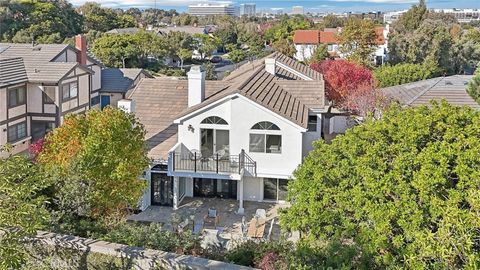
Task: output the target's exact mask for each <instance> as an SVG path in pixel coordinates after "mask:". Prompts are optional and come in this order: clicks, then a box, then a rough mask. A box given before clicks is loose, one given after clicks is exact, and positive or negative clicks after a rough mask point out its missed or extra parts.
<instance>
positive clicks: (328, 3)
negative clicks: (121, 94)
mask: <svg viewBox="0 0 480 270" xmlns="http://www.w3.org/2000/svg"><path fill="white" fill-rule="evenodd" d="M87 1H92V0H70V2H72V4H74V5H76V6H77V5H82V4H83V3H84V2H87ZM94 1H95V0H94ZM96 2H98V3H101V4H102V5H103V6H106V7H113V8H123V9H127V8H130V7H136V8H140V9H143V8H149V7H154V6H155V2H156V6H157V8H161V9H176V10H177V11H179V12H182V11H185V10H186V8H187V6H188V5H190V4H196V3H206V2H211V3H215V2H220V3H231V4H236V5H239V4H242V3H255V4H256V5H257V11H262V10H265V11H268V10H275V9H283V10H284V12H286V13H288V12H290V11H291V9H292V6H293V5H298V6H303V7H304V8H305V12H307V11H311V12H348V11H351V12H365V11H394V10H403V9H408V8H409V7H410V6H411V5H412V4H415V3H417V2H418V0H320V1H319V0H295V1H292V0H256V1H255V0H232V1H216V0H156V1H155V0H118V1H112V0H96ZM426 3H427V7H428V8H479V9H480V0H427V1H426Z"/></svg>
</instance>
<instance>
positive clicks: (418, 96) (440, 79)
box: [406, 77, 445, 105]
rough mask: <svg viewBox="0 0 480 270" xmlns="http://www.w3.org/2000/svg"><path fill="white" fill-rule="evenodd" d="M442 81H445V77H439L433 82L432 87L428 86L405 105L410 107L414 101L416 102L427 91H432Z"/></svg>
mask: <svg viewBox="0 0 480 270" xmlns="http://www.w3.org/2000/svg"><path fill="white" fill-rule="evenodd" d="M443 79H445V77H440V78H439V79H438V81H436V82H434V83H433V84H432V85H430V86H429V87H427V88H425V89H424V90H422V91H420V93H418V94H417V95H416V96H414V97H413V98H412V99H411V100H409V101H408V102H406V104H407V105H410V104H412V103H413V102H414V101H415V100H417V99H418V98H420V97H421V96H423V95H424V94H425V93H426V92H427V91H428V90H430V89H432V88H433V87H435V86H436V85H437V84H438V83H439V82H440V81H442V80H443Z"/></svg>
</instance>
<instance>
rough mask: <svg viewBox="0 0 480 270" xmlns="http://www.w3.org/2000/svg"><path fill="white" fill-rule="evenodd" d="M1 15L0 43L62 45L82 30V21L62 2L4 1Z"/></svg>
mask: <svg viewBox="0 0 480 270" xmlns="http://www.w3.org/2000/svg"><path fill="white" fill-rule="evenodd" d="M2 4H3V5H4V7H3V8H1V7H0V9H4V10H3V11H0V14H1V15H0V19H1V20H0V21H1V27H0V35H1V36H0V40H3V41H7V42H12V41H13V42H28V43H31V42H32V41H33V40H34V41H36V42H38V43H61V42H62V41H63V40H64V39H65V38H66V37H70V36H73V35H75V34H78V33H80V32H81V30H82V25H83V17H82V16H81V15H80V14H78V13H76V12H75V10H74V9H73V6H72V5H71V4H70V3H69V2H67V1H64V0H59V1H26V0H21V1H7V2H6V3H2Z"/></svg>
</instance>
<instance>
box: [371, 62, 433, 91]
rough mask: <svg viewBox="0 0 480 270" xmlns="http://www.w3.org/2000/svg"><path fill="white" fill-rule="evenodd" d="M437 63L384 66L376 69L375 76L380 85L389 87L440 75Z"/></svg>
mask: <svg viewBox="0 0 480 270" xmlns="http://www.w3.org/2000/svg"><path fill="white" fill-rule="evenodd" d="M440 73H441V72H440V70H439V68H438V67H437V66H435V65H429V64H426V63H424V64H408V63H407V64H398V65H395V66H388V65H387V66H383V67H380V68H377V69H376V70H374V77H375V79H376V80H377V83H378V87H389V86H394V85H400V84H404V83H409V82H416V81H421V80H426V79H429V78H433V77H435V76H438V75H440Z"/></svg>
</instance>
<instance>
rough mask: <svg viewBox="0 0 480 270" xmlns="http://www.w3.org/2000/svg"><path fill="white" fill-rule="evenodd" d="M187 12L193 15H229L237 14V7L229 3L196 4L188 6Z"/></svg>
mask: <svg viewBox="0 0 480 270" xmlns="http://www.w3.org/2000/svg"><path fill="white" fill-rule="evenodd" d="M188 14H190V15H193V16H209V15H230V16H237V15H238V9H236V8H235V6H233V5H230V4H197V5H190V6H188Z"/></svg>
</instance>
